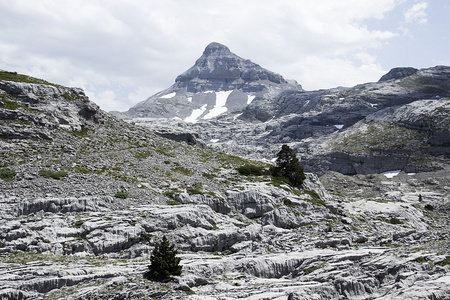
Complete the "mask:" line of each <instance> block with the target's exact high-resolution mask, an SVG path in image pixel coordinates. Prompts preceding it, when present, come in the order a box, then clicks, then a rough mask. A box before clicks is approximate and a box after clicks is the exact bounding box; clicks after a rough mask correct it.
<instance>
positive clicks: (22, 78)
mask: <svg viewBox="0 0 450 300" xmlns="http://www.w3.org/2000/svg"><path fill="white" fill-rule="evenodd" d="M0 80H5V81H14V82H25V83H37V84H45V85H52V86H56V87H58V85H57V84H54V83H50V82H48V81H45V80H42V79H38V78H34V77H31V76H27V75H22V74H17V72H8V71H0Z"/></svg>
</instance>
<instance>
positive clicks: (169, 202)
mask: <svg viewBox="0 0 450 300" xmlns="http://www.w3.org/2000/svg"><path fill="white" fill-rule="evenodd" d="M166 203H167V205H181V203H180V202H178V201H177V200H167V201H166Z"/></svg>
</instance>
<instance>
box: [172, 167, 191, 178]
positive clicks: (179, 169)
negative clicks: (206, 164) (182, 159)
mask: <svg viewBox="0 0 450 300" xmlns="http://www.w3.org/2000/svg"><path fill="white" fill-rule="evenodd" d="M172 171H174V172H177V173H179V174H183V175H186V176H192V175H194V172H192V171H191V170H189V169H188V168H185V167H176V168H173V169H172Z"/></svg>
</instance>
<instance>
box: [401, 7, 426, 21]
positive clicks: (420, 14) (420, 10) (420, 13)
mask: <svg viewBox="0 0 450 300" xmlns="http://www.w3.org/2000/svg"><path fill="white" fill-rule="evenodd" d="M427 7H428V3H427V2H420V3H416V4H414V5H413V6H412V7H411V8H410V9H408V10H407V11H406V12H405V21H406V22H417V23H420V24H425V23H427V22H428V19H427V12H426V9H427Z"/></svg>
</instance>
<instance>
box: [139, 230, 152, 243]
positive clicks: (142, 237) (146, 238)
mask: <svg viewBox="0 0 450 300" xmlns="http://www.w3.org/2000/svg"><path fill="white" fill-rule="evenodd" d="M152 236H153V234H151V233H147V232H141V235H140V237H139V240H140V241H142V242H148V241H149V240H150V239H151V238H152Z"/></svg>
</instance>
